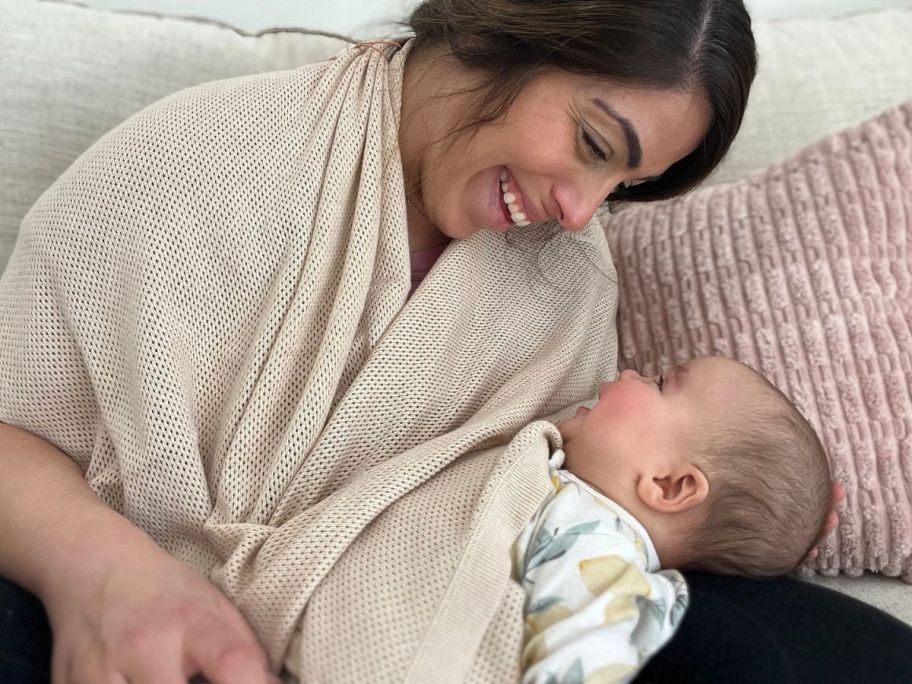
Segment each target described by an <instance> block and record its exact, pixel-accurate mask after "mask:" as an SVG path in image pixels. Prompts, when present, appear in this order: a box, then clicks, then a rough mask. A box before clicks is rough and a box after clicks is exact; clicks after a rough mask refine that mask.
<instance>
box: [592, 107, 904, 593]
mask: <svg viewBox="0 0 912 684" xmlns="http://www.w3.org/2000/svg"><path fill="white" fill-rule="evenodd" d="M604 226H605V231H606V234H607V236H608V241H609V243H610V244H611V248H612V251H613V253H614V258H615V261H616V266H617V272H618V278H619V285H620V308H619V313H618V328H619V335H620V348H619V349H620V351H619V363H620V366H621V367H622V368H625V367H635V368H638V369H639V370H641V371H644V372H647V373H654V372H657V371H658V370H659V369H660V368H662V367H664V366H667V365H670V364H675V363H678V362H681V361H684V360H686V359H689V358H693V357H696V356H702V355H706V354H720V355H724V356H730V357H733V358H735V359H738V360H740V361H743V362H744V363H747V364H748V365H750V366H751V367H753V368H755V369H756V370H758V371H759V372H761V373H763V374H764V375H765V376H766V377H767V378H769V379H770V380H771V381H772V382H773V383H775V384H776V385H777V386H778V387H779V388H780V389H781V390H782V391H783V392H785V393H786V394H787V395H788V396H790V397H791V398H792V399H793V401H794V402H795V403H796V405H797V406H798V408H799V409H800V410H801V411H802V412H803V413H804V415H805V416H806V417H807V418H808V420H810V422H811V423H812V424H813V425H814V426H815V427H816V428H817V430H818V433H819V434H820V437H821V440H822V441H823V444H824V446H825V447H826V450H827V453H828V455H829V458H830V466H831V471H832V473H833V475H834V477H836V478H837V479H839V480H841V481H842V482H843V483H844V484H845V487H846V500H845V502H844V504H843V506H842V507H841V508H840V510H839V514H840V522H839V527H838V529H837V531H836V533H835V534H833V535H831V536H830V537H829V539H828V540H827V541H826V542H825V543H824V544H823V546H822V547H821V550H820V554H819V556H818V557H817V559H816V560H815V561H813V562H812V563H810V564H808V565H807V566H806V567H804V568H802V574H805V575H808V574H813V572H814V571H817V572H820V573H822V574H825V575H835V574H838V573H839V572H844V573H846V574H848V575H853V576H854V575H859V574H861V573H862V572H863V571H864V570H873V571H877V572H881V573H883V574H885V575H890V576H901V577H902V578H903V579H904V580H905V581H906V582H910V583H912V399H910V396H912V102H908V103H906V104H903V105H901V106H900V107H898V108H895V109H892V110H889V111H888V112H886V113H884V114H882V115H881V116H879V117H877V118H875V119H872V120H870V121H868V122H866V123H864V124H862V125H860V126H858V127H855V128H852V129H849V130H847V131H844V132H842V133H838V134H836V135H833V136H831V137H829V138H827V139H825V140H823V141H821V142H819V143H817V144H815V145H813V146H811V147H808V148H806V149H805V150H803V151H802V152H800V153H798V154H797V155H795V156H794V157H792V158H791V159H790V160H788V161H786V162H783V163H780V164H776V165H774V166H771V167H769V168H768V169H766V170H764V171H762V172H758V173H756V174H754V175H753V176H751V177H749V178H747V179H745V180H742V181H739V182H735V183H729V184H724V185H718V186H714V187H709V188H703V189H700V190H697V191H695V192H693V193H691V194H690V195H688V196H686V197H683V198H678V199H675V200H669V201H665V202H657V203H653V204H647V205H638V206H629V207H626V208H625V209H624V210H623V211H621V212H620V213H618V214H616V215H613V216H606V217H605V219H604Z"/></svg>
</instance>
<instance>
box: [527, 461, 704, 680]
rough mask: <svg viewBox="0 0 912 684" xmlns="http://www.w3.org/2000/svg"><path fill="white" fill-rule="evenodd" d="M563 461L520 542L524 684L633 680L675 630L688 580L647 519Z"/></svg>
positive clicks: (678, 621) (684, 598) (684, 608)
mask: <svg viewBox="0 0 912 684" xmlns="http://www.w3.org/2000/svg"><path fill="white" fill-rule="evenodd" d="M557 462H558V463H559V462H560V459H557ZM554 463H555V459H554V458H552V461H551V464H552V469H551V480H552V483H553V484H554V493H553V494H552V495H551V497H550V498H549V499H548V501H546V502H545V504H544V505H543V506H542V507H541V508H540V509H539V511H538V513H537V514H536V515H535V517H534V518H533V520H532V521H530V522H529V524H528V525H527V526H526V528H525V530H523V533H522V534H521V535H520V537H519V539H518V540H517V541H516V544H515V545H514V565H515V568H514V570H515V577H516V578H517V580H518V581H519V582H520V584H521V585H522V587H523V589H524V590H525V592H526V608H525V620H526V623H525V630H526V638H525V646H524V649H523V656H522V665H523V669H524V673H523V684H532V683H541V684H571V683H572V684H577V683H579V684H602V683H607V682H627V681H630V680H632V679H633V678H634V677H636V675H637V673H638V672H639V670H640V669H641V668H642V667H643V665H644V664H645V663H646V661H647V660H648V659H649V658H650V657H652V656H653V655H654V654H655V653H656V652H657V651H658V650H659V649H660V648H661V647H662V646H664V645H665V644H666V643H667V642H668V641H669V640H670V639H671V637H672V635H673V634H674V632H675V629H676V628H677V625H678V624H679V623H680V620H681V617H682V616H683V615H684V612H685V610H686V608H687V600H688V595H687V585H686V583H685V582H684V578H683V577H682V576H681V574H680V573H679V572H677V571H675V570H661V569H660V566H659V562H658V555H657V554H656V551H655V546H654V545H653V543H652V540H651V539H650V538H649V535H648V533H647V532H646V530H645V528H643V526H642V525H640V524H639V522H638V521H636V520H635V519H634V518H633V517H632V516H631V515H630V514H629V513H628V512H627V511H625V510H624V509H623V508H621V507H620V506H618V505H617V504H616V503H615V502H613V501H611V500H610V499H608V498H607V497H605V496H603V495H602V494H601V493H599V492H597V491H596V490H594V489H593V488H592V487H590V486H589V485H588V484H587V483H585V482H583V481H582V480H579V479H578V478H576V477H575V476H574V475H573V474H572V473H569V472H568V471H565V470H559V469H557V468H554V467H553V465H554Z"/></svg>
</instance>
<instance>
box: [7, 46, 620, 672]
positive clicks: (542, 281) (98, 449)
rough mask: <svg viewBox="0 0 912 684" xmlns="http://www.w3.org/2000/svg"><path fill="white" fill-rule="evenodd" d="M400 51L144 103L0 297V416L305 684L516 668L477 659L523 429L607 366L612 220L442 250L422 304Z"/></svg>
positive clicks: (539, 475)
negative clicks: (60, 462) (243, 621)
mask: <svg viewBox="0 0 912 684" xmlns="http://www.w3.org/2000/svg"><path fill="white" fill-rule="evenodd" d="M408 49H409V48H408V46H406V47H405V48H403V49H401V50H398V51H396V50H395V49H393V48H389V47H386V48H381V49H378V48H377V47H376V46H374V47H364V46H362V47H355V48H352V49H351V50H349V51H347V52H345V53H343V54H342V55H340V56H339V57H337V58H336V59H335V60H332V61H330V62H325V63H322V64H318V65H311V66H306V67H303V68H300V69H296V70H292V71H285V72H276V73H270V74H265V75H260V76H255V77H245V78H240V79H234V80H229V81H221V82H217V83H212V84H207V85H204V86H200V87H197V88H193V89H190V90H186V91H182V92H180V93H177V94H175V95H173V96H171V97H169V98H167V99H165V100H162V101H160V102H159V103H157V104H155V105H153V106H151V107H150V108H148V109H146V110H145V111H143V112H141V113H139V114H138V115H136V116H135V117H133V118H131V119H130V120H128V121H127V122H125V123H124V124H122V125H121V126H120V127H119V128H117V129H115V130H114V131H113V132H111V133H110V134H108V135H107V136H105V137H104V138H102V140H100V141H99V142H98V143H97V144H96V145H95V146H94V147H93V148H92V149H90V150H89V151H88V152H87V153H86V154H84V155H83V156H82V157H81V158H80V159H78V160H77V162H76V163H75V164H74V165H73V166H72V167H71V168H70V169H69V170H68V171H67V172H66V173H65V174H64V175H63V176H62V177H61V178H60V179H59V180H58V182H57V183H55V185H54V186H53V187H52V188H51V189H49V190H48V191H47V192H46V193H45V194H44V195H43V196H42V198H41V200H40V201H39V202H38V204H37V205H36V206H35V207H34V208H33V209H32V210H31V211H30V213H29V214H28V216H27V217H26V219H25V221H24V223H23V226H22V229H21V233H20V238H19V242H18V244H17V247H16V250H15V252H14V255H13V257H12V259H11V262H10V264H9V267H8V270H7V271H6V273H5V275H4V277H3V280H2V281H0V312H2V315H0V421H4V422H8V423H11V424H14V425H19V426H21V427H24V428H26V429H28V430H30V431H32V432H35V433H36V434H38V435H40V436H42V437H44V438H46V439H48V440H50V441H51V442H53V443H54V444H56V445H58V446H59V447H60V448H61V449H63V450H64V451H65V452H67V453H68V454H70V455H71V456H72V458H73V459H74V460H75V461H76V462H77V463H78V464H79V465H80V466H81V467H82V469H83V470H84V472H85V476H86V479H87V481H88V482H89V484H90V486H91V487H92V489H93V490H94V491H95V492H96V493H97V494H98V495H99V496H100V497H101V498H102V499H103V500H104V501H106V502H107V503H108V504H110V505H111V506H112V507H113V508H115V509H117V510H118V511H121V512H122V513H123V514H124V515H126V516H127V517H128V518H129V519H130V520H132V521H133V522H134V523H136V524H137V525H139V526H140V527H142V528H143V529H144V530H146V531H147V532H148V533H149V534H151V535H152V537H154V539H155V540H156V541H157V542H158V543H159V544H160V545H161V546H162V547H163V548H165V549H166V550H168V551H169V552H170V553H172V554H174V555H175V556H176V557H178V558H180V559H182V560H183V561H185V562H186V563H187V564H189V565H190V566H192V567H193V568H195V569H197V570H198V571H199V572H201V573H203V574H205V575H206V576H208V577H209V578H211V579H212V581H213V582H215V584H216V585H217V586H219V587H220V588H221V589H222V590H223V591H224V592H225V593H226V594H227V596H228V597H229V598H231V599H232V600H233V601H235V602H236V603H237V604H238V605H239V606H240V608H241V610H242V611H243V612H244V614H245V616H246V617H247V619H248V620H249V621H250V623H251V624H252V626H253V627H254V629H255V630H256V632H257V634H258V636H259V637H260V639H261V640H262V642H263V644H264V646H265V647H266V649H267V652H268V653H269V656H270V658H271V661H272V663H273V665H274V666H275V667H276V668H278V667H279V666H280V665H281V664H282V663H287V664H288V665H289V666H290V667H291V668H292V669H294V670H295V671H296V672H298V673H300V674H301V676H302V678H303V679H304V680H305V681H307V680H313V681H359V682H360V681H397V682H399V681H409V680H411V681H416V682H427V681H438V682H439V681H447V678H449V679H452V680H453V681H461V679H463V678H465V677H467V676H470V675H471V677H472V679H473V680H475V681H482V680H485V679H486V678H487V680H488V681H503V678H502V675H503V673H505V672H508V673H513V674H514V675H518V672H517V670H516V668H517V667H518V661H516V660H515V659H514V657H515V655H516V650H515V648H511V649H507V650H500V649H492V648H489V647H488V646H487V645H486V644H484V643H483V639H484V638H485V635H486V634H491V633H496V634H498V635H500V636H499V637H498V638H499V639H501V640H502V641H503V643H506V644H514V645H515V644H518V643H519V642H518V641H517V639H521V618H520V615H521V613H520V612H519V611H520V610H521V603H520V602H518V601H517V600H516V592H515V589H516V587H515V586H513V585H511V580H510V567H509V549H510V546H511V544H512V542H513V540H514V539H515V537H516V535H517V534H518V532H519V530H520V529H521V528H522V526H523V525H524V524H525V523H526V521H527V520H528V519H529V517H531V515H532V513H533V512H534V511H535V509H536V508H537V507H538V506H539V504H540V503H541V501H542V499H543V498H544V497H545V495H546V494H547V492H548V487H549V482H548V478H547V468H546V457H547V451H548V443H549V441H550V442H552V443H553V442H555V441H556V440H558V439H559V437H558V436H557V433H556V431H555V429H554V428H553V426H552V425H551V424H550V423H545V422H533V421H535V419H536V418H540V417H543V416H550V415H552V414H554V413H555V412H556V411H559V410H560V409H562V408H564V407H567V406H569V405H573V404H575V403H578V402H580V401H583V400H587V399H590V398H592V397H594V396H595V392H596V387H597V384H598V382H599V381H600V380H601V379H610V378H612V377H613V376H614V374H615V373H616V367H615V366H616V364H615V362H616V340H615V327H614V315H615V312H616V297H617V294H616V277H615V275H614V272H613V266H612V265H611V261H610V256H609V253H608V250H607V244H606V242H605V240H604V236H603V234H602V232H601V230H600V229H599V228H598V226H595V225H593V226H590V227H589V228H587V230H585V231H583V232H581V233H579V234H574V235H570V234H566V233H562V234H559V235H557V236H550V231H549V230H547V229H545V228H535V227H532V228H529V229H527V230H525V231H522V232H521V233H519V234H517V235H516V236H512V235H510V236H505V235H499V234H493V233H487V232H482V233H479V234H478V235H476V236H474V237H472V238H470V239H466V240H460V241H456V242H454V243H453V244H451V245H450V246H449V247H448V249H447V250H446V252H445V253H444V254H443V256H442V257H441V258H440V260H439V261H438V263H437V264H436V266H435V267H434V269H433V270H432V271H431V273H430V274H429V275H428V276H427V278H426V279H425V280H424V282H423V283H422V285H421V287H420V288H419V289H418V290H417V292H416V293H415V294H414V295H413V296H412V297H411V299H409V300H408V302H407V303H406V296H407V293H408V290H409V284H410V274H409V258H408V245H407V230H406V223H405V216H406V209H405V198H404V191H403V179H402V169H401V162H400V159H399V153H398V149H397V136H398V116H399V101H400V96H401V74H402V69H403V66H404V64H405V60H406V57H407V54H408ZM383 53H386V54H383ZM365 644H370V648H365Z"/></svg>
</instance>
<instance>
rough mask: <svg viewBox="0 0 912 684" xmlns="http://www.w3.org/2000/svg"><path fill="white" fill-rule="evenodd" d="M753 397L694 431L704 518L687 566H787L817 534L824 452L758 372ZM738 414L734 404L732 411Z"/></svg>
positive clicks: (752, 573)
mask: <svg viewBox="0 0 912 684" xmlns="http://www.w3.org/2000/svg"><path fill="white" fill-rule="evenodd" d="M757 379H758V381H759V382H758V383H756V387H757V389H756V390H753V388H751V389H750V390H748V388H747V387H745V390H747V391H752V390H753V391H756V392H757V393H758V396H757V397H756V399H757V401H749V402H748V403H749V404H750V409H749V411H745V412H744V413H746V415H728V416H725V417H723V418H724V419H723V420H719V421H718V422H717V424H715V425H713V426H711V427H710V429H709V430H708V431H703V434H700V435H697V436H695V437H694V439H695V440H696V444H695V446H696V448H697V449H698V452H699V455H698V456H697V461H698V463H699V465H700V466H701V468H702V469H703V470H704V473H705V474H706V476H707V478H708V480H709V495H708V497H707V504H708V514H707V518H706V521H705V523H704V524H703V525H702V526H701V527H700V528H699V529H698V530H697V531H696V532H695V533H693V534H691V536H690V537H689V539H688V544H687V546H688V548H689V549H690V551H691V553H690V554H688V555H690V556H691V560H692V562H688V563H687V567H689V568H692V569H696V570H703V571H706V572H714V573H718V574H726V575H746V576H749V577H776V576H780V575H784V574H786V573H788V572H791V571H792V570H794V569H795V568H797V567H798V565H799V564H800V563H801V561H802V560H803V559H804V558H805V557H806V555H807V554H808V552H809V551H810V550H811V549H812V548H813V547H814V545H815V543H816V542H817V540H818V539H819V536H820V533H821V531H822V529H823V525H824V523H825V521H826V518H827V515H828V514H829V511H830V509H831V504H832V501H831V499H832V485H831V481H830V471H829V466H828V463H827V458H826V452H825V451H824V448H823V446H822V445H821V443H820V440H819V439H818V437H817V433H816V432H815V431H814V428H813V427H811V425H810V423H808V421H807V420H806V419H805V418H804V416H803V415H801V413H800V412H799V411H798V409H797V408H796V407H795V405H794V404H792V402H791V401H789V399H788V398H787V397H786V396H785V395H784V394H783V393H782V392H780V391H779V390H778V389H777V388H776V387H775V386H773V385H772V384H771V383H769V382H768V381H767V380H766V379H765V378H763V377H762V376H761V375H759V374H757ZM738 413H741V412H740V411H738V410H737V409H736V410H735V414H738Z"/></svg>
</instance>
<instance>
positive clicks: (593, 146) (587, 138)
mask: <svg viewBox="0 0 912 684" xmlns="http://www.w3.org/2000/svg"><path fill="white" fill-rule="evenodd" d="M583 141H584V142H585V143H586V145H588V146H589V149H590V150H591V151H592V154H594V155H595V156H596V157H597V158H598V159H601V160H602V161H607V160H608V155H607V154H606V153H605V151H604V150H603V149H602V148H601V147H599V146H598V143H596V142H595V140H593V139H592V136H591V135H589V132H588V131H587V130H586V129H585V128H584V129H583Z"/></svg>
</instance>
